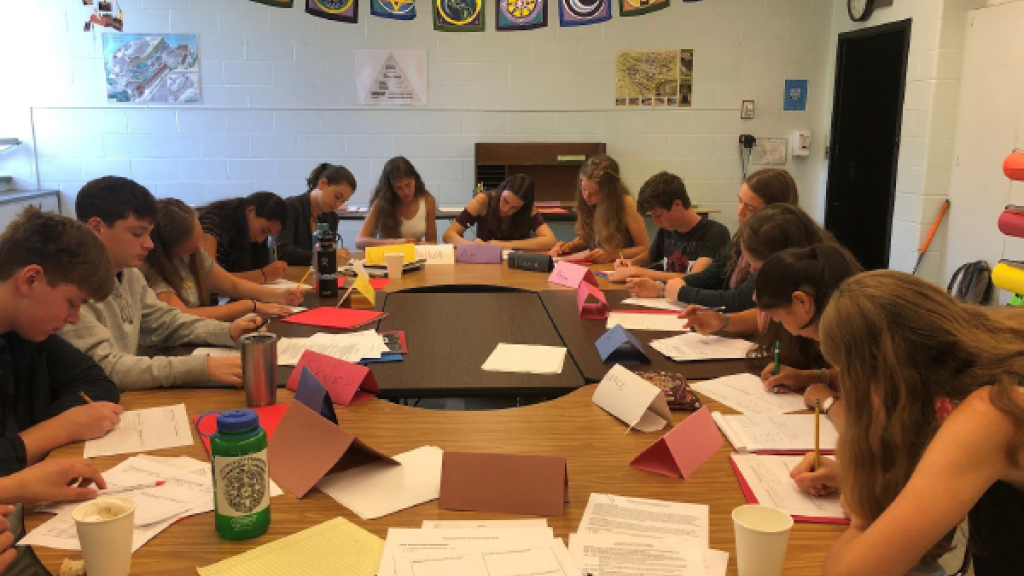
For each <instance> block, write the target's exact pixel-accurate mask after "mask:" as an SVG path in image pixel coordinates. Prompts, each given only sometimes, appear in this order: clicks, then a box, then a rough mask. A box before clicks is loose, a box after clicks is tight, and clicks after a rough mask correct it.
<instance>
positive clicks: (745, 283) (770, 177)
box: [627, 168, 799, 311]
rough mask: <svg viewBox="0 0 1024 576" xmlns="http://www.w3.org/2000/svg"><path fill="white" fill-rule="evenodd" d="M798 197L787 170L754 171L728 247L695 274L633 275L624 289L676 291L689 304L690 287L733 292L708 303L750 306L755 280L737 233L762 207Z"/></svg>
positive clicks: (669, 293) (740, 197)
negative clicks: (725, 299)
mask: <svg viewBox="0 0 1024 576" xmlns="http://www.w3.org/2000/svg"><path fill="white" fill-rule="evenodd" d="M798 200H799V195H798V193H797V189H796V182H795V181H794V180H793V177H792V176H790V174H789V172H786V171H785V170H781V169H778V168H765V169H763V170H758V171H757V172H754V173H753V174H751V175H750V176H748V177H747V179H746V180H744V181H743V184H742V185H740V191H739V194H738V196H737V205H736V218H737V220H738V221H739V229H738V230H737V231H736V234H735V235H733V239H732V243H731V244H730V246H728V247H727V248H726V249H725V250H722V251H721V252H720V253H719V254H718V256H716V257H715V259H714V261H713V262H712V263H711V265H709V266H708V267H707V268H705V269H704V270H702V271H700V272H698V273H696V274H689V275H687V276H684V277H682V278H674V279H671V280H668V281H666V282H655V281H654V280H651V279H649V278H635V279H633V280H631V281H629V282H628V283H627V288H628V289H629V291H630V293H631V294H632V295H633V296H639V297H645V298H652V297H656V296H659V295H662V294H663V295H665V296H668V297H670V298H671V297H674V296H676V295H677V294H678V295H679V298H682V300H680V301H681V302H689V303H697V302H695V301H693V300H688V299H687V298H692V297H694V292H693V290H698V291H714V292H722V291H733V293H732V295H731V297H730V298H729V299H728V300H729V301H728V302H718V303H716V304H708V305H709V306H718V305H725V306H728V307H729V309H730V310H734V311H735V310H745V309H748V308H753V307H754V301H753V298H752V295H753V289H754V284H753V280H754V279H753V278H750V277H749V276H750V266H749V265H748V264H747V261H746V259H745V258H744V257H743V253H742V251H741V250H740V242H739V235H740V233H741V232H742V231H743V228H744V226H745V225H746V223H747V221H748V220H749V219H750V218H751V217H752V216H753V215H754V214H756V213H757V212H758V211H760V210H761V209H762V208H764V207H765V206H771V205H773V204H789V205H792V206H796V205H797V202H798Z"/></svg>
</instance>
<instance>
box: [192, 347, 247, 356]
mask: <svg viewBox="0 0 1024 576" xmlns="http://www.w3.org/2000/svg"><path fill="white" fill-rule="evenodd" d="M192 355H193V356H241V355H242V351H241V350H240V349H238V348H219V347H215V346H200V347H199V348H196V349H195V350H193V351H192Z"/></svg>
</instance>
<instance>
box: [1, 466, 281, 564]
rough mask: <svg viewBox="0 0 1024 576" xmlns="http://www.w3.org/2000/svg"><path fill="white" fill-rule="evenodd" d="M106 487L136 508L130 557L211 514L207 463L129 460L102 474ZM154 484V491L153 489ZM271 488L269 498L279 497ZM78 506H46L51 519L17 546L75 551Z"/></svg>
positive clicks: (210, 481)
mask: <svg viewBox="0 0 1024 576" xmlns="http://www.w3.org/2000/svg"><path fill="white" fill-rule="evenodd" d="M103 478H104V479H106V480H107V481H108V483H110V485H109V486H108V488H107V490H105V491H102V493H103V494H110V495H115V494H116V495H117V496H118V497H124V498H131V499H132V500H134V501H135V503H136V509H135V528H134V530H133V532H132V551H135V550H138V549H139V548H140V547H141V546H142V545H143V544H145V543H146V542H148V541H149V540H151V539H152V538H153V537H154V536H156V535H157V534H159V533H160V532H162V531H163V530H164V529H166V528H167V527H168V526H170V525H171V524H173V523H174V522H176V521H178V520H180V519H182V518H185V517H188V516H192V515H195V514H202V513H204V512H212V511H213V476H212V471H211V469H210V464H209V462H203V461H201V460H196V459H194V458H189V457H186V456H182V457H178V458H166V457H163V458H161V457H157V456H145V455H139V456H133V457H131V458H129V459H127V460H125V461H124V462H121V463H120V464H118V465H117V466H115V467H113V468H111V469H110V470H107V471H106V472H104V473H103ZM158 484H159V485H158ZM281 494H282V492H281V489H280V488H278V487H277V485H276V484H274V483H273V481H271V482H270V495H271V496H279V495H281ZM77 506H78V503H67V504H59V505H49V506H45V507H43V508H41V510H42V511H44V512H50V513H53V514H56V516H54V517H53V518H51V519H50V520H47V521H46V522H44V523H43V524H41V525H40V526H39V527H38V528H36V529H35V530H33V531H32V532H29V533H28V535H26V536H25V537H24V538H22V539H21V541H19V544H25V545H34V546H46V547H48V548H59V549H62V550H80V549H81V547H80V545H79V543H78V532H77V530H76V528H75V521H74V519H73V518H72V517H71V513H72V511H73V510H74V509H75V508H76V507H77Z"/></svg>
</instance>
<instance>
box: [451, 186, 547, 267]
mask: <svg viewBox="0 0 1024 576" xmlns="http://www.w3.org/2000/svg"><path fill="white" fill-rule="evenodd" d="M533 201H534V186H533V179H531V178H530V177H529V176H527V175H525V174H513V175H512V176H509V177H508V178H506V179H505V180H504V181H503V182H502V183H501V184H499V185H498V187H497V188H496V189H494V190H493V191H491V192H486V193H483V194H477V195H476V196H475V197H474V198H473V200H472V201H471V202H470V203H469V204H468V205H467V206H466V208H465V209H464V210H463V211H462V213H461V214H459V217H458V218H456V219H455V221H454V222H452V223H451V225H450V226H449V227H448V229H447V230H445V233H444V236H443V240H444V241H445V242H447V243H449V244H461V243H463V242H469V240H466V239H465V238H463V235H464V234H465V233H466V230H468V229H469V228H471V227H472V226H473V225H474V224H476V240H475V242H478V243H489V244H499V245H501V246H504V247H505V248H516V249H520V250H550V249H551V247H552V246H554V245H555V242H556V240H555V233H554V232H552V231H551V227H550V226H548V225H547V224H546V223H545V222H544V217H543V216H541V214H540V212H537V208H536V207H534V204H533ZM531 236H532V237H531Z"/></svg>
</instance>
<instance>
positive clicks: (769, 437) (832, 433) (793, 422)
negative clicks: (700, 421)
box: [711, 412, 839, 453]
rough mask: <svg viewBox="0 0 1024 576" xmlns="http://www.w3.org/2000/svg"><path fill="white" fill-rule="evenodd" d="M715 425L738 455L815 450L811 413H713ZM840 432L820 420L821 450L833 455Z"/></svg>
mask: <svg viewBox="0 0 1024 576" xmlns="http://www.w3.org/2000/svg"><path fill="white" fill-rule="evenodd" d="M711 416H712V417H713V418H714V419H715V424H717V425H718V428H719V429H720V430H721V431H722V434H725V437H726V438H727V439H728V440H729V443H730V444H732V447H733V448H735V449H736V450H737V451H738V452H797V453H804V452H810V451H811V450H814V414H731V415H723V414H721V413H719V412H714V413H712V414H711ZM838 439H839V433H838V432H837V431H836V427H835V426H834V425H833V424H832V421H831V420H829V419H828V418H822V419H821V438H820V447H821V450H823V451H826V452H834V451H835V449H836V442H837V441H838Z"/></svg>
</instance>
